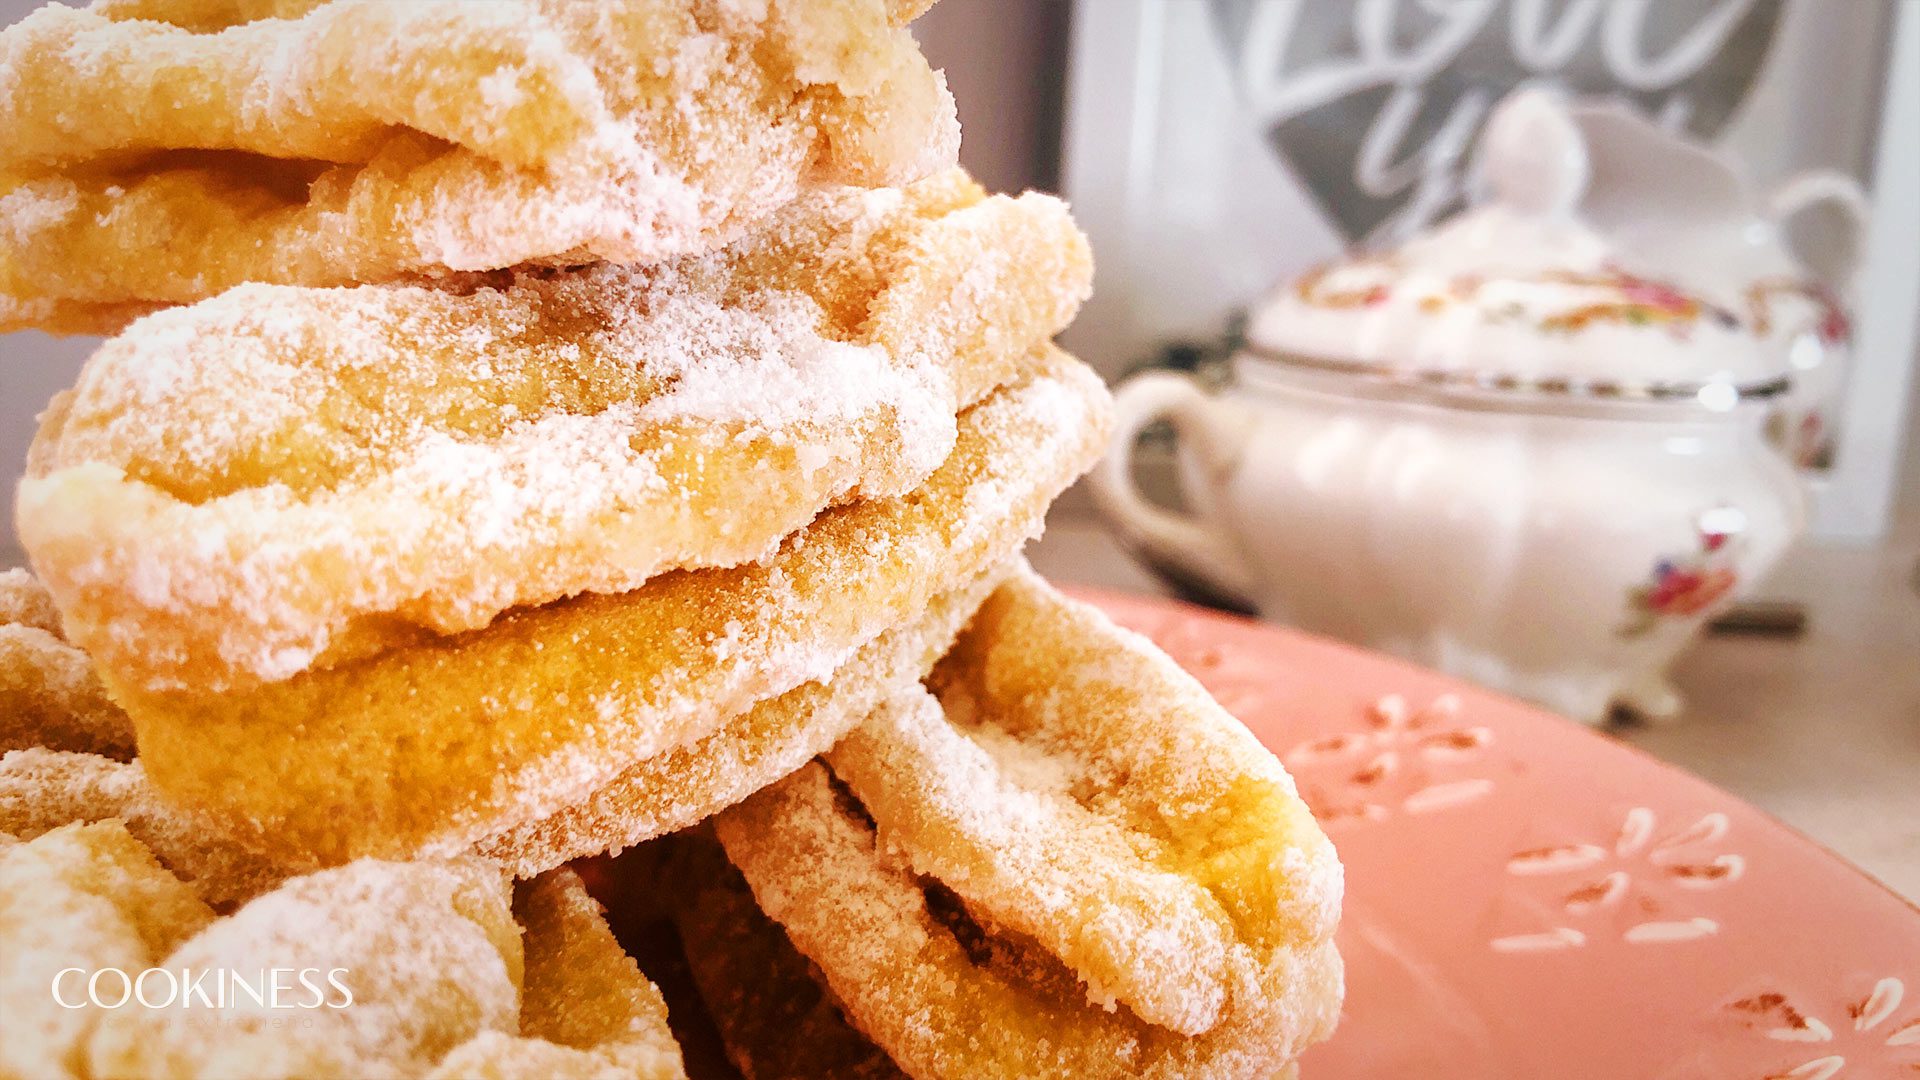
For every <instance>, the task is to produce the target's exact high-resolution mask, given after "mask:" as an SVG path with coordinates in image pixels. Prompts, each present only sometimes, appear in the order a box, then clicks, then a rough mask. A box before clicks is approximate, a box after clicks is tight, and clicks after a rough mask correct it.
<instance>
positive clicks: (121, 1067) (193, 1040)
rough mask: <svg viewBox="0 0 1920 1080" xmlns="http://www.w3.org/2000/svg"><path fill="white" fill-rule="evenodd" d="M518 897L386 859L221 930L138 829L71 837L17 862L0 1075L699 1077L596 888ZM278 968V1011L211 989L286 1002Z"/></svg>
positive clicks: (4, 933) (444, 867)
mask: <svg viewBox="0 0 1920 1080" xmlns="http://www.w3.org/2000/svg"><path fill="white" fill-rule="evenodd" d="M511 899H512V904H511V908H510V907H509V900H510V890H509V888H508V882H507V879H506V878H505V877H503V876H502V875H501V874H500V872H499V870H498V868H497V867H493V866H491V865H489V864H487V863H485V862H482V861H480V860H477V859H461V860H452V861H424V862H414V863H390V862H379V861H376V860H370V859H369V860H362V861H359V862H356V863H352V864H349V865H347V866H343V867H338V868H335V869H332V870H326V871H322V872H320V873H317V874H313V875H309V876H307V877H302V878H296V879H293V880H290V881H288V882H286V883H284V884H283V885H281V886H279V887H278V888H276V889H274V890H273V891H271V892H268V893H266V894H264V895H262V896H260V897H258V898H256V899H254V900H252V901H250V902H248V903H247V904H246V905H245V906H243V907H241V908H240V909H238V910H237V911H235V912H234V913H232V914H231V915H228V916H224V917H220V916H217V915H216V914H215V913H214V912H213V911H212V910H211V909H210V908H208V907H207V905H206V904H204V903H203V902H202V901H201V900H200V898H198V897H197V896H196V895H195V894H194V892H193V890H191V889H190V888H188V887H187V886H186V885H185V884H184V883H182V882H180V881H179V880H177V879H176V878H174V877H173V876H172V875H171V874H169V873H168V872H167V870H166V869H165V868H163V867H162V866H161V864H160V863H159V862H158V861H156V860H155V858H154V856H153V854H152V853H151V852H150V851H148V850H147V849H146V848H145V847H144V846H143V845H142V844H141V843H140V841H139V840H137V839H135V838H134V836H133V835H132V834H131V833H129V832H128V830H127V829H126V828H125V827H124V826H123V825H122V824H121V823H120V822H119V821H115V820H109V821H103V822H95V823H81V822H75V823H72V824H69V825H65V826H62V827H60V828H58V829H54V830H52V831H50V832H47V833H44V834H42V835H40V836H37V837H35V838H33V839H31V840H27V841H23V842H17V843H15V844H13V845H11V846H10V847H3V848H0V946H4V947H0V1006H3V1007H4V1011H5V1015H6V1016H7V1038H6V1039H5V1040H4V1045H0V1066H4V1067H6V1069H7V1072H8V1074H9V1075H13V1074H15V1073H19V1074H22V1075H44V1076H69V1077H77V1078H82V1080H84V1078H85V1077H89V1076H94V1077H110V1076H152V1077H193V1076H250V1077H293V1076H300V1077H341V1078H347V1077H370V1076H383V1077H409V1076H411V1077H431V1078H444V1080H452V1078H455V1077H462V1078H464V1077H507V1076H534V1075H538V1076H546V1077H557V1078H566V1077H582V1078H585V1077H601V1076H609V1075H619V1076H630V1077H640V1078H646V1080H667V1078H671V1077H684V1075H685V1074H684V1072H683V1071H682V1070H681V1067H680V1055H679V1048H678V1046H677V1045H676V1044H675V1043H674V1041H673V1039H672V1036H671V1035H670V1034H669V1032H668V1030H667V1023H666V1006H665V1003H664V1002H663V1001H662V1000H661V998H660V994H659V991H658V990H656V989H655V988H654V987H653V985H652V984H651V983H650V982H648V981H647V979H646V978H645V977H644V976H642V975H641V974H640V971H639V969H638V967H636V966H635V964H634V962H633V961H632V959H630V958H629V957H628V956H627V955H626V954H625V953H624V952H623V951H622V950H621V949H620V947H619V945H618V944H617V943H616V942H615V941H614V939H613V935H612V933H611V931H610V930H609V929H608V927H607V924H606V922H605V920H604V919H603V918H602V915H601V912H600V909H599V907H598V905H597V904H595V902H594V901H593V900H592V899H591V898H590V897H588V896H587V893H586V890H585V888H584V886H583V885H582V884H581V882H580V879H579V878H578V877H577V876H576V875H574V874H573V873H572V872H571V871H566V870H561V871H557V872H555V873H552V874H548V875H543V876H542V877H540V878H537V879H535V880H532V881H528V882H523V883H522V884H521V885H520V887H519V888H518V890H517V891H516V893H515V894H513V895H512V896H511ZM516 923H517V924H518V925H516ZM72 968H78V969H79V970H80V974H81V976H82V978H83V979H84V978H85V977H86V975H87V974H88V973H90V972H93V971H97V970H99V969H101V968H118V969H120V970H121V971H123V972H125V973H126V974H127V975H128V976H129V977H131V976H138V975H141V973H142V972H143V971H146V970H148V969H154V968H162V969H165V970H166V972H167V973H168V974H169V977H170V979H175V980H180V981H176V982H169V980H164V979H163V980H159V981H157V982H155V983H154V984H153V992H154V993H155V994H160V993H163V992H165V991H166V990H168V989H171V990H172V991H173V992H174V993H175V994H176V996H175V997H174V998H172V999H171V1000H170V1002H169V1003H168V1004H165V1005H160V1004H157V1003H156V1004H149V1002H150V1001H152V1000H153V999H152V998H136V999H131V1000H129V1001H127V1002H125V1003H123V1004H121V1005H120V1006H118V1007H114V1008H105V1007H101V1006H99V1005H95V1004H91V1003H89V1002H87V1001H83V1002H82V1003H81V1007H79V1008H73V1007H69V1006H66V1005H63V1004H62V1003H61V1002H60V1001H59V1000H57V999H55V998H53V997H52V996H51V995H49V993H48V986H49V984H50V983H52V982H53V981H54V979H55V978H56V976H57V974H58V973H59V972H60V971H61V970H62V969H72ZM268 969H276V970H281V971H284V972H286V981H285V985H283V986H282V987H281V989H282V990H283V991H285V993H284V995H283V997H282V999H281V1000H282V1001H284V1002H285V1004H280V1005H279V1006H278V1007H275V1005H274V1004H273V1003H271V1002H266V1003H254V1002H252V1001H250V1000H249V999H248V998H247V996H246V995H244V994H243V993H242V992H241V991H240V990H239V989H237V988H231V989H229V988H227V987H225V986H224V985H223V982H222V980H220V979H209V978H208V977H207V976H208V975H209V974H213V973H221V974H225V975H230V976H232V977H234V978H241V979H244V980H246V981H247V982H248V983H249V984H258V985H259V986H260V988H261V990H262V991H264V990H265V989H266V986H265V980H264V976H265V975H266V973H267V970H268ZM296 972H298V973H302V974H303V975H304V977H305V979H306V980H307V981H305V982H300V983H295V982H293V981H292V980H293V979H294V978H295V973H296ZM196 974H198V976H199V977H198V978H197V979H196V978H195V977H194V976H195V975H196ZM323 980H324V981H323ZM183 983H185V984H190V985H192V986H194V987H196V988H197V990H192V991H189V990H182V989H180V987H181V986H182V985H183ZM107 986H108V990H107V993H108V994H109V995H111V994H112V993H113V992H114V987H113V984H112V983H111V982H109V983H108V984H107ZM140 987H141V993H143V994H144V993H147V987H146V985H145V982H144V981H143V982H142V983H141V984H140ZM72 989H73V988H72V987H71V986H70V987H69V993H71V991H72ZM181 994H184V995H187V996H186V997H185V998H184V999H183V998H181V997H179V996H177V995H181ZM346 995H351V1004H348V1005H345V1006H344V1007H339V1005H340V1003H341V1002H344V1001H346V1000H347V996H346ZM183 1002H184V1003H183ZM299 1002H305V1003H306V1004H307V1006H314V1005H315V1004H316V1003H321V1002H333V1003H335V1007H326V1006H325V1005H320V1006H319V1007H302V1006H300V1005H297V1004H294V1003H299Z"/></svg>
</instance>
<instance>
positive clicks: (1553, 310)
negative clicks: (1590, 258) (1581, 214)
mask: <svg viewBox="0 0 1920 1080" xmlns="http://www.w3.org/2000/svg"><path fill="white" fill-rule="evenodd" d="M1539 286H1552V287H1553V288H1552V290H1545V289H1540V288H1538V287H1539ZM1782 288H1784V287H1775V288H1774V289H1773V290H1772V291H1766V292H1762V293H1759V294H1755V293H1751V292H1750V293H1749V305H1750V306H1752V305H1754V304H1758V305H1760V306H1757V307H1753V311H1754V312H1755V314H1756V317H1770V311H1771V308H1770V307H1769V306H1767V304H1768V301H1769V299H1770V298H1771V297H1772V296H1773V295H1774V293H1775V292H1778V291H1781V289H1782ZM1795 288H1796V289H1797V290H1798V291H1797V292H1795V295H1805V294H1806V288H1805V287H1804V286H1799V285H1798V283H1795ZM1399 290H1405V291H1407V292H1410V293H1413V294H1416V295H1415V296H1414V304H1415V306H1416V307H1418V308H1419V310H1420V311H1421V312H1422V313H1424V314H1428V315H1438V314H1441V313H1442V312H1445V311H1446V310H1448V309H1449V308H1453V307H1458V306H1472V307H1475V308H1477V309H1478V313H1479V315H1480V316H1481V317H1482V318H1484V319H1485V320H1486V321H1488V322H1489V323H1510V322H1523V321H1529V320H1530V321H1531V322H1532V323H1533V325H1534V328H1535V329H1537V330H1539V331H1541V332H1542V333H1546V334H1556V335H1565V334H1574V333H1578V332H1579V331H1581V330H1584V329H1586V328H1587V327H1589V326H1593V325H1595V324H1598V323H1616V324H1621V325H1626V326H1658V327H1662V328H1664V329H1665V330H1667V332H1668V333H1669V334H1671V335H1673V336H1674V337H1676V338H1679V339H1683V340H1684V339H1685V338H1686V337H1687V336H1688V335H1689V334H1690V333H1691V331H1692V329H1693V327H1694V326H1695V325H1698V324H1700V323H1702V322H1707V323H1711V324H1712V325H1715V326H1718V327H1721V328H1724V329H1729V330H1738V329H1740V328H1741V327H1742V325H1743V324H1742V322H1741V319H1740V317H1739V316H1738V315H1737V314H1735V313H1734V312H1732V311H1729V310H1728V309H1726V308H1724V307H1721V306H1719V305H1718V304H1715V303H1712V302H1711V301H1709V300H1707V299H1705V298H1703V297H1701V296H1698V295H1696V294H1694V293H1690V292H1687V291H1686V290H1684V289H1681V288H1679V287H1678V286H1676V285H1672V284H1669V283H1667V282H1664V281H1656V280H1654V279H1652V278H1647V277H1642V276H1640V275H1638V274H1634V273H1630V272H1628V271H1626V270H1623V269H1621V268H1619V267H1616V266H1608V267H1604V268H1602V269H1601V270H1599V271H1597V272H1581V271H1573V270H1549V271H1546V272H1544V273H1541V274H1539V275H1538V276H1537V277H1535V278H1532V279H1524V278H1495V279H1488V278H1486V277H1483V276H1481V275H1479V274H1456V275H1454V276H1453V277H1451V278H1448V279H1447V280H1446V281H1445V283H1444V284H1443V285H1441V286H1439V287H1435V286H1434V285H1433V283H1432V282H1431V281H1430V280H1422V279H1419V278H1414V279H1412V280H1411V281H1409V280H1408V279H1407V278H1405V277H1404V276H1403V275H1402V271H1401V267H1400V264H1399V262H1398V261H1397V260H1396V259H1394V258H1392V257H1391V256H1361V257H1358V258H1355V259H1352V260H1350V261H1347V262H1344V263H1324V264H1322V265H1319V266H1316V267H1314V268H1312V269H1310V270H1308V271H1307V272H1306V273H1304V274H1302V275H1300V277H1299V278H1297V279H1296V280H1295V281H1294V285H1293V291H1294V295H1295V296H1296V297H1298V298H1299V300H1300V302H1301V303H1303V304H1306V305H1308V306H1311V307H1319V308H1334V309H1343V308H1370V307H1379V306H1381V305H1383V304H1386V303H1387V302H1388V301H1389V300H1391V299H1393V298H1394V296H1395V294H1396V291H1399ZM1562 294H1565V300H1566V301H1568V302H1565V303H1554V304H1543V303H1540V302H1539V300H1540V298H1541V297H1542V296H1553V297H1555V298H1556V299H1558V298H1560V297H1561V295H1562ZM1755 296H1758V299H1757V300H1755V299H1754V297H1755ZM1522 297H1524V298H1525V299H1526V300H1528V301H1530V302H1529V303H1522V302H1521V299H1522ZM1752 329H1754V331H1755V332H1756V333H1765V332H1766V331H1765V330H1763V329H1761V328H1760V324H1759V323H1758V322H1755V323H1754V324H1753V325H1752Z"/></svg>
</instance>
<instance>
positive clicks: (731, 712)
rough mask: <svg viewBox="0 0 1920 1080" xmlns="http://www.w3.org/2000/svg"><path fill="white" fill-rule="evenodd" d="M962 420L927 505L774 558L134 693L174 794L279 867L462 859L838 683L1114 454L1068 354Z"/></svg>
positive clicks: (844, 517)
mask: <svg viewBox="0 0 1920 1080" xmlns="http://www.w3.org/2000/svg"><path fill="white" fill-rule="evenodd" d="M1031 363H1032V365H1033V367H1034V368H1035V371H1034V374H1032V375H1031V376H1029V377H1028V378H1027V379H1025V380H1024V381H1022V382H1019V383H1016V384H1013V385H1010V386H1007V387H1004V388H1002V389H1000V390H998V391H996V392H994V393H993V394H992V395H991V396H989V397H988V398H987V399H986V400H985V401H983V402H981V403H980V404H978V405H976V406H974V407H972V408H971V409H969V410H967V411H966V412H965V413H964V414H963V415H962V418H961V421H960V431H961V435H960V438H959V440H958V442H957V444H956V447H955V450H954V452H953V453H952V454H951V455H950V456H949V457H948V459H947V461H946V462H945V463H943V464H942V465H941V467H940V468H939V469H937V470H935V472H934V473H933V475H932V476H930V477H929V478H928V479H927V481H926V483H924V484H922V485H921V486H920V487H919V488H917V489H915V490H914V491H913V492H911V493H909V494H907V495H904V496H900V497H896V498H890V499H870V500H861V501H858V502H855V503H852V504H850V505H846V506H842V507H838V508H835V509H833V510H830V511H828V512H826V513H824V514H822V515H821V516H820V517H819V518H818V519H816V520H815V521H814V522H813V523H812V524H810V525H808V526H807V527H806V528H805V529H803V530H801V531H800V532H798V533H796V534H794V535H793V536H791V537H789V538H788V539H787V540H786V541H784V542H783V543H782V545H781V546H780V548H779V550H778V551H777V552H776V553H775V554H774V555H773V556H772V557H771V558H769V559H767V560H765V561H763V562H760V563H754V564H747V565H743V566H739V567H733V568H728V569H712V570H692V571H676V572H673V573H670V574H665V575H661V576H659V577H657V578H654V579H653V580H651V581H649V582H648V583H647V584H646V585H644V586H642V587H641V588H640V589H637V590H634V591H632V592H628V593H621V594H617V595H587V596H580V597H574V598H572V599H570V600H565V601H559V602H556V603H553V604H548V605H544V606H542V607H536V608H522V609H516V610H515V611H512V612H509V613H508V614H506V615H505V616H503V617H501V618H499V619H497V620H495V621H494V622H493V623H491V624H489V625H488V626H487V627H485V628H484V629H482V630H478V631H472V632H469V633H467V634H463V635H459V636H457V637H451V638H443V639H434V640H429V641H423V642H419V643H416V644H411V645H405V646H398V647H395V648H391V649H388V650H386V651H384V652H382V653H380V654H378V655H376V656H372V657H368V658H366V659H364V660H361V661H357V662H354V663H352V664H347V665H343V666H340V667H336V668H328V669H324V670H309V671H306V672H303V673H301V674H300V675H298V676H295V677H294V678H292V679H289V680H286V681H283V682H279V683H269V684H265V685H263V686H259V687H255V688H252V689H248V690H239V691H230V692H226V693H219V694H211V693H191V692H170V693H165V694H147V693H142V692H138V691H128V692H127V694H126V697H125V704H126V706H127V709H128V712H129V714H130V715H132V716H133V717H134V720H135V724H136V726H137V727H138V729H139V733H140V753H141V760H142V763H143V765H144V766H145V768H146V770H147V773H148V776H149V777H150V778H151V779H152V781H153V783H154V784H155V786H156V787H157V788H158V789H159V790H161V791H162V792H164V793H165V795H166V796H167V797H168V798H170V799H172V800H174V801H176V802H178V803H180V804H181V805H185V806H190V807H193V808H194V809H195V810H197V811H199V812H201V813H204V814H206V815H208V816H210V817H212V818H214V819H215V820H216V821H218V822H219V824H220V825H221V827H223V828H225V829H228V830H230V831H233V832H235V833H237V834H239V835H240V836H241V837H242V839H243V840H244V842H246V843H248V844H250V845H252V846H255V847H257V848H259V849H260V850H262V851H264V852H267V853H269V854H271V855H272V856H273V857H275V858H276V859H278V860H280V861H284V862H289V863H295V864H301V863H308V864H311V863H321V864H327V863H335V862H341V861H344V860H346V859H351V858H354V857H356V856H359V855H380V856H393V855H406V856H414V855H419V854H453V853H457V852H460V851H464V850H466V849H467V847H468V846H469V845H471V844H473V843H475V842H476V841H479V840H481V839H483V838H486V837H489V836H494V835H497V834H499V833H501V832H502V831H504V830H507V829H511V828H515V827H518V826H520V825H523V824H525V823H528V822H532V821H537V820H539V819H541V818H544V817H547V816H549V815H552V814H554V813H556V812H557V811H560V810H561V809H563V808H565V807H569V806H573V805H575V804H578V803H580V802H582V801H583V800H585V799H587V798H588V797H589V796H591V795H592V794H593V793H594V792H596V791H598V790H600V789H601V788H602V787H604V786H605V785H607V784H608V783H610V782H612V781H613V780H614V779H615V778H616V777H618V776H619V775H620V774H621V773H622V772H624V771H625V770H627V769H629V768H631V767H632V766H634V765H635V764H636V763H638V762H641V761H644V760H646V759H647V758H650V757H652V756H654V755H656V754H660V753H663V752H667V751H670V750H672V749H674V748H675V747H681V746H686V745H690V744H692V743H694V742H696V741H698V740H699V739H702V738H704V737H705V736H707V735H709V734H711V733H713V732H714V731H716V730H719V729H720V728H721V727H722V726H723V725H725V724H726V723H727V722H728V721H729V720H730V719H731V718H733V717H736V716H738V715H740V714H741V713H743V712H745V711H747V710H748V709H749V708H751V707H752V706H754V705H755V704H757V703H759V702H762V701H766V700H768V699H770V698H773V697H777V696H778V695H780V694H784V693H786V692H787V691H789V690H792V689H793V688H794V687H796V686H800V685H802V684H805V683H808V682H813V681H818V680H824V679H827V678H829V677H830V676H832V675H833V673H834V672H835V671H836V670H838V669H840V668H841V667H842V666H843V665H845V664H846V663H847V662H848V660H849V659H850V658H852V657H853V656H854V654H855V653H856V652H857V651H858V650H859V649H860V648H861V647H862V646H863V645H865V644H866V643H867V642H869V641H872V640H873V639H874V638H876V637H878V636H879V635H880V634H882V633H884V632H886V631H887V630H889V629H892V628H895V627H899V626H902V625H906V624H910V623H912V622H913V621H914V620H916V619H917V618H919V617H920V616H921V614H922V613H923V612H925V611H926V610H927V608H928V605H930V604H931V603H932V602H933V601H934V599H935V597H937V596H939V595H941V594H943V593H945V592H948V591H950V590H953V589H956V588H959V587H961V586H963V585H964V584H965V583H967V582H968V581H971V580H973V579H974V578H975V577H977V576H979V575H980V574H982V573H984V572H986V571H987V570H989V569H990V568H991V567H993V566H995V565H996V564H998V563H1000V562H1002V561H1003V560H1005V559H1006V558H1007V557H1008V556H1009V555H1011V554H1012V553H1013V552H1014V550H1016V549H1017V547H1018V546H1019V544H1020V543H1022V542H1023V541H1024V540H1025V539H1027V538H1028V537H1030V536H1032V535H1034V534H1036V533H1037V532H1038V531H1039V528H1040V526H1041V522H1042V520H1043V515H1044V512H1045V509H1046V506H1047V505H1048V504H1049V503H1050V502H1051V501H1052V500H1053V498H1054V497H1055V496H1056V495H1058V493H1059V492H1060V491H1061V490H1062V489H1063V488H1064V487H1065V486H1066V485H1067V484H1068V483H1069V482H1071V480H1072V479H1073V478H1075V477H1077V476H1078V475H1080V473H1081V472H1083V471H1084V470H1085V469H1086V468H1087V466H1088V465H1090V464H1091V463H1092V461H1093V460H1094V458H1095V457H1096V456H1097V455H1098V453H1099V451H1100V449H1101V447H1102V446H1103V445H1104V441H1105V434H1106V430H1107V409H1108V399H1107V396H1106V391H1105V389H1104V387H1103V386H1102V385H1101V383H1100V381H1099V379H1098V377H1097V376H1095V375H1093V373H1092V372H1091V371H1089V370H1087V369H1086V368H1085V367H1084V365H1081V364H1079V363H1078V362H1077V361H1074V360H1072V359H1071V358H1068V357H1066V356H1065V355H1064V354H1060V353H1058V352H1056V351H1051V350H1042V351H1041V352H1039V353H1038V354H1036V356H1035V357H1034V358H1033V360H1032V361H1031Z"/></svg>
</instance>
